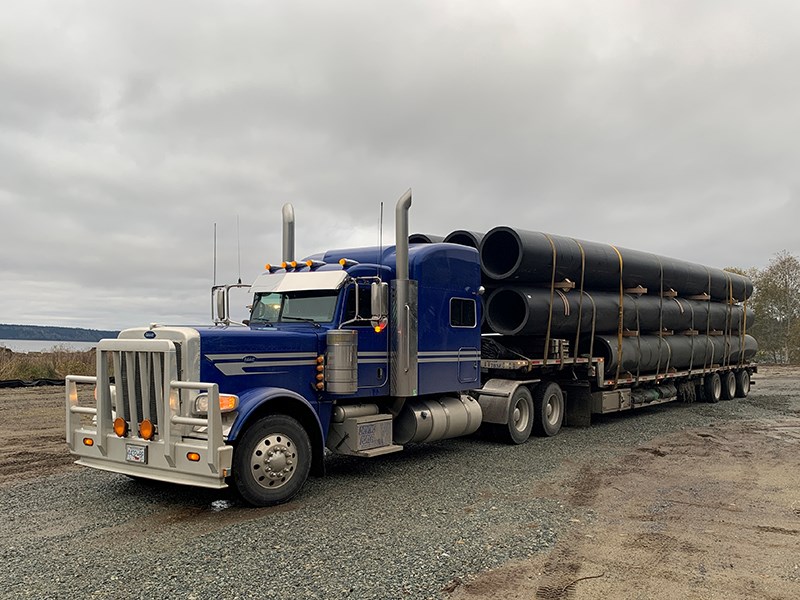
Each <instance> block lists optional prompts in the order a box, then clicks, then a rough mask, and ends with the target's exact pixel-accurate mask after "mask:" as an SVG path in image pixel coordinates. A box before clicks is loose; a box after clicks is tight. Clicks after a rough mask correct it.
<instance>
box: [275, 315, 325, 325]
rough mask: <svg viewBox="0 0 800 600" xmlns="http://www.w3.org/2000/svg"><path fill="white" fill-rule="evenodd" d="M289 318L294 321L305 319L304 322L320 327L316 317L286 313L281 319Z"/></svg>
mask: <svg viewBox="0 0 800 600" xmlns="http://www.w3.org/2000/svg"><path fill="white" fill-rule="evenodd" d="M287 319H290V320H292V321H303V322H304V323H311V324H312V325H314V327H319V323H317V322H316V321H315V320H314V319H309V318H308V317H287V316H286V315H283V316H282V317H281V320H283V321H286V320H287Z"/></svg>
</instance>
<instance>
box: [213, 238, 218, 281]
mask: <svg viewBox="0 0 800 600" xmlns="http://www.w3.org/2000/svg"><path fill="white" fill-rule="evenodd" d="M213 262H214V284H213V285H217V224H216V223H214V259H213Z"/></svg>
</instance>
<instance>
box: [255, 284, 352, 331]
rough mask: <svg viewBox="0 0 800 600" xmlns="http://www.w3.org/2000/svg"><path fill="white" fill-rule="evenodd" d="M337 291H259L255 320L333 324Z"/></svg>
mask: <svg viewBox="0 0 800 600" xmlns="http://www.w3.org/2000/svg"><path fill="white" fill-rule="evenodd" d="M338 296H339V292H338V291H337V290H312V291H303V292H269V293H264V294H256V296H255V300H254V302H253V312H252V314H251V316H250V322H251V323H281V322H287V323H297V322H299V321H311V322H314V323H330V322H331V321H333V313H334V311H335V310H336V299H337V298H338Z"/></svg>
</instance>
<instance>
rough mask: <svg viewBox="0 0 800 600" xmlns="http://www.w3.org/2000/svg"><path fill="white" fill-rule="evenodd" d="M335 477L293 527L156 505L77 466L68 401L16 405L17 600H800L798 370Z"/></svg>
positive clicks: (228, 508) (242, 512)
mask: <svg viewBox="0 0 800 600" xmlns="http://www.w3.org/2000/svg"><path fill="white" fill-rule="evenodd" d="M83 393H85V394H91V390H85V391H84V392H83ZM663 432H668V433H663ZM329 462H330V464H329V469H328V476H327V477H325V478H324V479H314V480H311V481H310V482H309V484H308V487H307V489H306V490H305V491H304V493H303V494H301V496H299V497H298V498H297V499H296V500H295V501H293V502H292V504H291V505H287V506H284V507H277V508H276V509H251V508H247V507H243V506H240V505H238V504H237V502H236V500H235V498H234V497H232V494H230V493H227V492H212V491H208V490H193V489H189V488H184V487H181V486H151V485H141V484H137V483H135V482H131V481H130V480H128V479H127V478H125V477H121V476H116V475H113V474H108V473H102V472H97V471H91V470H87V469H81V468H78V467H75V466H74V465H72V464H71V463H72V457H70V455H69V454H68V453H67V450H66V444H65V443H64V393H63V390H62V389H61V388H30V389H24V388H22V389H19V388H18V389H14V390H0V507H2V508H3V511H4V514H5V519H4V523H3V526H2V531H0V539H3V540H4V541H3V543H0V559H3V560H4V561H5V564H7V565H9V569H10V571H8V572H7V574H6V575H2V574H0V597H9V598H12V597H13V598H16V597H19V596H20V595H21V594H22V595H24V594H28V595H31V596H32V597H87V596H97V597H108V598H113V597H124V596H126V595H145V596H146V595H162V596H163V595H170V594H175V595H183V596H184V597H185V596H186V595H187V594H188V593H189V592H190V591H191V593H192V594H194V595H195V596H196V597H198V598H201V597H219V596H222V595H225V596H228V597H241V598H250V597H252V598H265V597H269V598H298V597H309V598H330V597H343V598H345V597H346V598H376V599H377V598H380V599H381V600H385V599H387V598H411V599H416V598H446V599H448V600H488V599H492V600H494V599H497V598H509V599H523V598H524V599H526V600H530V599H535V598H536V599H545V600H551V599H560V598H575V599H579V600H580V599H589V598H592V599H594V598H633V599H637V598H642V599H649V598H664V599H667V598H669V599H673V598H698V599H700V598H702V599H705V598H709V599H713V598H720V599H723V598H724V599H726V600H727V599H745V598H747V599H750V598H786V599H789V598H792V599H794V598H800V369H774V368H773V369H766V368H762V370H761V372H760V374H759V375H758V377H757V386H756V388H755V389H754V391H753V393H752V394H751V396H750V397H749V398H747V399H744V400H741V399H740V400H735V401H731V402H721V403H719V404H717V405H707V404H696V405H664V406H660V407H654V408H652V409H644V410H642V411H637V412H635V413H633V414H629V415H619V416H614V417H606V418H601V419H598V423H597V424H596V425H595V426H593V427H591V428H589V429H587V430H580V429H566V430H564V431H563V432H562V434H561V435H559V436H557V437H556V438H552V439H532V440H531V441H530V442H529V443H527V444H524V445H522V446H516V447H509V446H504V445H499V444H492V443H487V442H485V441H481V440H480V439H477V440H476V439H469V438H466V439H463V440H450V441H447V442H442V443H437V444H430V445H421V446H419V447H415V448H409V449H408V450H407V451H406V452H403V453H399V454H397V455H393V456H390V457H389V458H387V459H385V460H382V461H367V462H363V461H357V460H355V459H348V458H347V457H334V458H333V459H331V460H330V461H329ZM377 506H379V507H381V510H379V511H376V510H375V507H377ZM120 532H124V534H123V535H122V538H123V539H126V540H129V541H130V540H138V541H136V548H137V552H136V553H131V552H129V551H128V550H127V549H126V546H125V545H124V544H122V545H120V544H118V543H117V542H116V540H119V539H120V538H119V535H120ZM75 539H82V540H84V545H83V546H82V547H80V548H76V546H75V544H74V540H75ZM231 544H233V546H231ZM232 547H234V548H235V552H236V558H235V559H232V560H227V561H221V562H219V563H214V564H213V565H211V566H210V564H209V562H208V560H207V559H208V556H216V555H227V552H228V551H229V549H230V548H232ZM321 549H322V551H321ZM331 549H335V551H334V550H331ZM255 563H261V564H271V565H273V566H274V568H273V570H272V572H271V575H270V576H269V577H265V578H260V579H258V580H257V581H256V580H253V578H252V573H251V565H252V564H255ZM151 565H160V566H159V567H158V568H156V569H155V570H153V569H152V568H151ZM162 565H168V568H167V566H164V568H163V571H162V570H160V569H161V566H162ZM490 568H492V570H487V569H490ZM88 571H91V572H92V573H94V575H96V576H93V577H88V578H87V577H85V574H86V573H87V572H88ZM102 574H111V575H109V577H111V579H110V580H109V579H108V578H107V577H105V575H103V576H101V575H102ZM112 580H113V581H114V582H115V583H114V586H113V587H111V588H109V587H108V585H109V584H108V581H112ZM448 581H449V583H448ZM54 582H55V583H54ZM221 582H224V585H223V584H222V583H221ZM142 586H145V587H142Z"/></svg>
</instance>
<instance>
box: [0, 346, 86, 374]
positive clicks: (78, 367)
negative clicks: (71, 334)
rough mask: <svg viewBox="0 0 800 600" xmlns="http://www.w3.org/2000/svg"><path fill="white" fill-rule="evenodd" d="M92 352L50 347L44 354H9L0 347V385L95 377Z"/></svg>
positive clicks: (7, 350)
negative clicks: (82, 376) (0, 382)
mask: <svg viewBox="0 0 800 600" xmlns="http://www.w3.org/2000/svg"><path fill="white" fill-rule="evenodd" d="M95 356H96V355H95V351H94V350H88V351H86V352H78V351H75V350H72V349H70V348H69V347H68V346H53V348H51V349H50V350H48V351H47V352H27V353H21V352H12V351H11V350H9V349H8V348H4V347H0V381H3V380H8V379H22V380H23V381H31V380H34V379H63V378H64V377H66V376H67V375H94V374H95Z"/></svg>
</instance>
